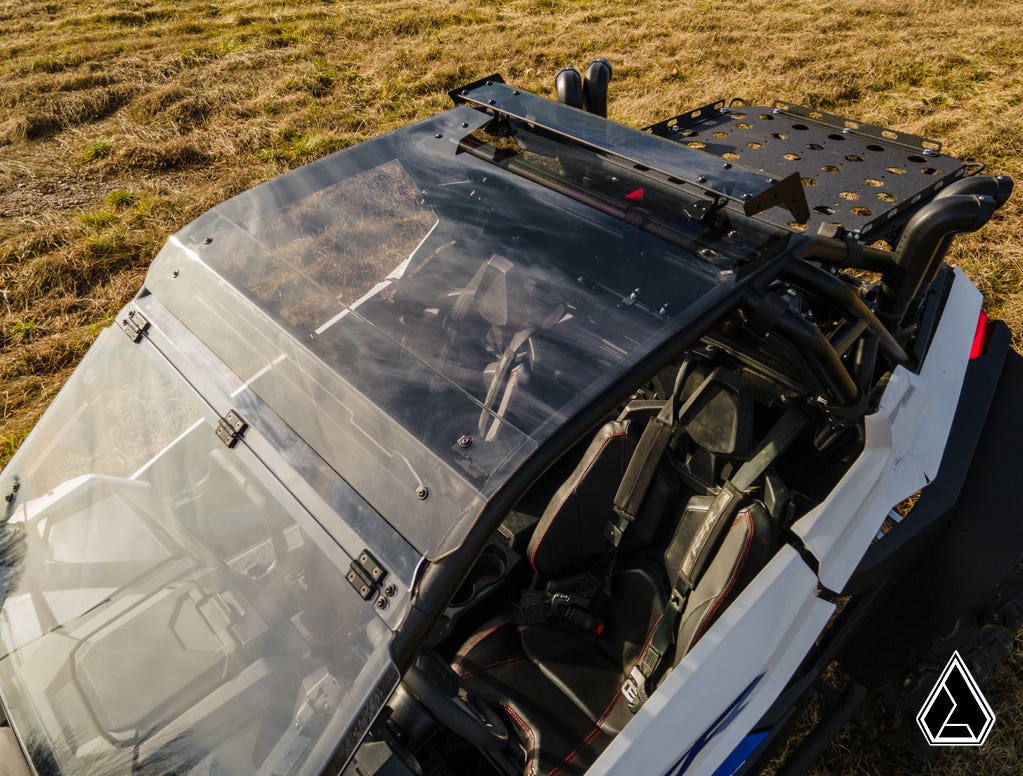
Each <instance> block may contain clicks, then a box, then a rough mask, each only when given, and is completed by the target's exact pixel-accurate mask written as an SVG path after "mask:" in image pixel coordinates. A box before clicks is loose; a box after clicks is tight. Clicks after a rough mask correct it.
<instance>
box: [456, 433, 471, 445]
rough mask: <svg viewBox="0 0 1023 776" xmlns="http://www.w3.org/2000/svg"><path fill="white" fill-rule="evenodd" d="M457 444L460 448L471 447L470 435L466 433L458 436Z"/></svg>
mask: <svg viewBox="0 0 1023 776" xmlns="http://www.w3.org/2000/svg"><path fill="white" fill-rule="evenodd" d="M458 446H459V447H461V448H466V447H472V437H471V436H469V435H468V434H463V435H462V436H460V437H458Z"/></svg>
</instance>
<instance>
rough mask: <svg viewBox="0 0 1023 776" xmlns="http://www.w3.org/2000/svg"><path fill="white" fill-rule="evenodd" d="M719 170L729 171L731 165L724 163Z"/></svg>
mask: <svg viewBox="0 0 1023 776" xmlns="http://www.w3.org/2000/svg"><path fill="white" fill-rule="evenodd" d="M721 169H722V170H731V169H732V165H731V164H729V163H728V162H725V163H724V164H723V165H721Z"/></svg>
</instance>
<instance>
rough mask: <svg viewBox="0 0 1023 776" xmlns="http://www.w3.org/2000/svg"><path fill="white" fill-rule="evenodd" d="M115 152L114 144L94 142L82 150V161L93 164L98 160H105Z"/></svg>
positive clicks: (102, 141) (101, 141)
mask: <svg viewBox="0 0 1023 776" xmlns="http://www.w3.org/2000/svg"><path fill="white" fill-rule="evenodd" d="M113 152H114V144H113V143H108V142H107V141H105V140H94V141H93V142H91V143H89V144H88V145H87V146H86V147H85V148H84V149H82V161H83V162H91V161H94V160H96V159H105V158H106V157H108V156H110V154H112V153H113Z"/></svg>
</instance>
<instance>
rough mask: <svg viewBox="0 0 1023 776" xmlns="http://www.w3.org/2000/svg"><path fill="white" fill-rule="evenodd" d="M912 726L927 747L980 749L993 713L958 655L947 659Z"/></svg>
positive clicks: (992, 718)
mask: <svg viewBox="0 0 1023 776" xmlns="http://www.w3.org/2000/svg"><path fill="white" fill-rule="evenodd" d="M916 724H917V725H919V726H920V732H922V733H923V734H924V738H926V739H927V743H929V744H930V745H931V746H980V745H981V744H983V743H984V742H985V741H987V737H988V735H989V734H990V733H991V728H993V727H994V724H995V713H994V712H993V711H991V706H990V705H988V702H987V698H985V697H984V693H982V692H981V691H980V687H978V686H977V681H976V680H975V679H974V678H973V675H972V674H971V673H970V669H968V668H967V667H966V663H965V662H963V659H962V658H961V657H960V656H959V652H953V653H952V657H951V658H949V661H948V665H946V666H945V670H944V671H942V672H941V676H939V677H938V681H937V682H936V683H935V685H934V689H933V690H931V692H930V695H928V696H927V700H925V701H924V705H923V707H922V708H921V709H920V713H919V714H917V715H916Z"/></svg>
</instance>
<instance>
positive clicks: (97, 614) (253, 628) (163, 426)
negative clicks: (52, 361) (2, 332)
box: [0, 329, 393, 776]
mask: <svg viewBox="0 0 1023 776" xmlns="http://www.w3.org/2000/svg"><path fill="white" fill-rule="evenodd" d="M166 369H167V367H166V365H165V363H164V362H162V361H161V359H160V357H159V356H158V355H157V354H156V352H155V350H154V349H153V348H151V347H149V346H148V345H145V344H144V345H136V344H133V343H132V342H131V341H130V340H129V338H128V337H125V336H124V335H123V334H122V333H121V332H119V331H117V330H116V329H110V330H107V331H106V332H104V333H103V334H102V335H101V336H100V339H99V340H98V341H97V343H96V344H95V345H94V346H93V348H92V350H90V352H89V354H88V355H87V356H86V358H85V360H84V361H83V362H82V364H81V366H80V367H79V368H78V370H77V371H76V372H75V373H74V375H73V376H72V378H71V380H70V382H69V383H68V384H67V386H66V387H65V388H64V389H63V391H62V392H61V393H60V395H59V397H58V398H57V400H56V401H55V403H54V404H53V406H52V407H51V408H50V410H49V411H48V412H47V414H46V415H45V416H44V418H43V420H42V421H41V422H40V423H39V425H38V426H37V427H36V429H35V430H34V431H33V433H32V434H31V436H30V437H29V439H28V440H27V441H26V442H25V443H24V445H23V446H22V447H21V449H20V450H19V452H18V454H17V455H16V456H15V458H14V459H13V460H12V462H11V463H10V465H9V466H8V467H7V468H6V470H5V472H4V478H3V482H2V487H3V491H4V492H5V493H8V492H10V491H11V490H12V488H13V487H14V483H15V481H17V483H18V488H17V491H16V493H15V497H14V498H13V499H12V500H11V501H10V502H8V514H7V525H6V530H5V533H4V547H3V549H4V555H5V557H4V558H3V559H2V560H0V566H2V567H3V568H4V569H5V571H6V574H5V576H4V582H5V587H6V598H5V600H4V602H3V607H2V609H0V689H2V696H3V701H4V705H5V707H6V709H7V712H8V715H9V718H10V720H11V723H12V725H13V727H14V728H15V730H16V731H17V733H18V735H19V736H20V737H21V739H22V742H23V744H24V746H25V748H26V749H27V750H28V751H29V753H30V755H31V757H32V759H33V761H34V764H35V766H36V769H37V770H38V771H39V772H40V773H44V774H110V773H144V774H154V776H155V774H166V773H175V774H182V775H183V774H203V775H204V776H207V775H208V774H214V773H251V774H266V775H267V776H270V774H275V775H279V776H283V775H284V774H297V773H319V771H320V769H321V768H322V767H323V765H324V764H325V762H326V761H327V759H328V757H329V756H330V754H331V752H332V751H333V749H334V747H335V746H336V745H337V744H338V742H339V741H340V740H341V739H342V738H343V736H344V734H345V732H346V731H347V730H348V728H349V727H350V725H351V724H352V722H353V718H354V715H355V714H356V713H357V711H358V710H359V709H360V708H361V707H362V705H363V702H364V701H365V700H366V698H367V697H368V696H369V694H370V693H371V692H372V691H373V688H374V686H375V685H376V683H377V682H378V681H379V679H380V677H381V676H383V677H387V676H389V675H391V674H389V671H388V668H389V665H390V663H389V659H388V657H387V651H386V649H385V648H381V647H382V646H385V645H386V644H387V643H388V640H389V637H390V632H389V631H388V630H387V628H386V626H385V625H384V623H383V622H381V621H379V620H377V619H376V618H375V617H374V616H373V614H372V612H373V610H372V608H370V607H366V606H365V605H364V604H363V602H362V601H361V600H360V599H359V598H358V596H355V595H350V593H351V589H350V588H349V587H348V585H347V583H346V581H345V579H344V573H345V571H347V569H348V565H349V563H350V558H349V557H348V556H347V555H345V554H344V553H343V552H341V551H340V549H339V548H338V546H337V545H336V544H335V543H334V542H333V541H332V540H331V539H330V537H328V536H327V535H326V533H325V532H323V531H322V530H321V529H319V527H318V526H317V525H316V524H315V523H313V522H312V521H311V519H310V518H309V516H308V514H306V513H305V512H304V511H303V510H302V508H301V507H300V506H299V505H298V504H297V503H296V502H295V501H294V500H293V499H291V497H290V496H289V495H288V494H287V493H286V492H285V491H284V490H283V489H282V488H281V487H280V485H279V484H278V483H277V481H276V480H275V479H274V478H273V477H272V476H270V475H269V473H268V472H266V471H265V470H262V468H261V467H260V465H259V463H258V461H256V459H255V458H254V457H253V456H252V454H251V453H250V452H249V451H248V450H247V448H246V447H245V445H244V444H243V443H239V444H238V445H236V446H235V447H233V448H230V449H229V448H228V447H226V446H225V445H223V444H222V443H221V441H220V440H219V439H218V437H217V435H216V433H215V426H214V425H213V424H212V423H211V422H210V420H209V418H208V410H207V409H204V405H203V404H202V403H201V402H200V401H199V400H198V397H196V396H195V395H194V394H192V393H191V392H189V391H188V390H187V389H186V388H184V387H183V385H182V384H181V383H178V382H176V379H177V378H176V377H175V376H174V375H173V373H172V372H170V371H163V370H166ZM346 593H347V594H346ZM392 688H393V684H392V685H391V686H389V687H387V688H386V690H387V691H389V690H390V689H392Z"/></svg>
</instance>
